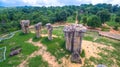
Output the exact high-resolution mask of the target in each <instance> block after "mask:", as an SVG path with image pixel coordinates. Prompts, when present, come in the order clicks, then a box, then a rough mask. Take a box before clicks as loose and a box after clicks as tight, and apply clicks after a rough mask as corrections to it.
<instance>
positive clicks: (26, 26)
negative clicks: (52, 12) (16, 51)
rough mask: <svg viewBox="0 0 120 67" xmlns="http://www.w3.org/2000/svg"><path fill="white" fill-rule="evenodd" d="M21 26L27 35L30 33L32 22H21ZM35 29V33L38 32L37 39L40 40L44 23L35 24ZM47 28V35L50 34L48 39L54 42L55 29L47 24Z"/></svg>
mask: <svg viewBox="0 0 120 67" xmlns="http://www.w3.org/2000/svg"><path fill="white" fill-rule="evenodd" d="M20 25H21V28H22V31H23V33H25V34H26V33H29V25H30V20H21V21H20ZM34 28H35V32H36V37H37V38H40V36H41V29H42V22H39V23H37V24H35V26H34ZM46 28H47V33H48V39H49V40H52V30H53V27H52V25H51V24H50V23H48V24H46Z"/></svg>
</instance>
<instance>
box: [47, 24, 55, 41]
mask: <svg viewBox="0 0 120 67" xmlns="http://www.w3.org/2000/svg"><path fill="white" fill-rule="evenodd" d="M46 27H47V32H48V39H49V40H52V30H53V27H52V25H51V24H50V23H48V24H46Z"/></svg>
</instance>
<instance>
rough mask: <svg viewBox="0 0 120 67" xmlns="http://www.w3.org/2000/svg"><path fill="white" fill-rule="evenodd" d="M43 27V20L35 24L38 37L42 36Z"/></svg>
mask: <svg viewBox="0 0 120 67" xmlns="http://www.w3.org/2000/svg"><path fill="white" fill-rule="evenodd" d="M41 28H42V23H41V22H39V23H38V24H36V25H35V31H36V37H37V38H40V34H41Z"/></svg>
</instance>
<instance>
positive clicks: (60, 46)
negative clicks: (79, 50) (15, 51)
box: [0, 27, 120, 67]
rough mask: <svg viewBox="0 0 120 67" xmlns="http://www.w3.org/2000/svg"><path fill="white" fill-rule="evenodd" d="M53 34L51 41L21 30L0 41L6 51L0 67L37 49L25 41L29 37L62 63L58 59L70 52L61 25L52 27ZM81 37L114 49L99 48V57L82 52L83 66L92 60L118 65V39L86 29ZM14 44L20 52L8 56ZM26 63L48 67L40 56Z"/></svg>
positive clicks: (11, 64) (13, 65)
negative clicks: (87, 55)
mask: <svg viewBox="0 0 120 67" xmlns="http://www.w3.org/2000/svg"><path fill="white" fill-rule="evenodd" d="M46 33H47V31H46V30H43V31H42V34H46ZM53 34H54V35H56V36H58V37H55V38H53V40H52V41H49V40H48V39H47V37H42V38H39V39H36V38H35V34H32V33H29V34H22V33H21V32H18V33H16V34H15V36H14V37H13V38H11V39H8V40H4V41H2V42H1V43H0V47H4V46H6V47H7V53H6V58H7V59H6V60H5V61H3V62H1V63H0V67H16V66H17V65H19V64H20V63H21V62H22V61H23V60H24V59H26V58H27V57H28V55H30V54H31V53H33V52H34V51H35V50H38V47H35V46H33V45H32V44H30V43H27V42H26V41H28V40H29V39H30V38H33V41H34V42H38V41H40V42H41V43H42V44H43V45H45V46H46V47H47V51H48V52H50V53H51V54H52V55H53V56H55V57H56V59H57V61H58V62H59V63H62V62H61V61H60V59H61V58H63V57H64V56H66V55H70V52H69V51H67V50H66V49H65V40H64V35H63V34H64V33H63V27H57V28H54V30H53ZM96 38H97V39H96ZM83 39H84V40H88V41H92V42H97V43H101V44H104V45H107V46H112V47H113V48H114V50H112V51H110V50H109V48H106V49H100V50H101V51H102V52H100V53H98V55H99V56H101V58H95V57H90V58H89V59H87V58H85V55H84V54H83V55H82V56H83V58H85V61H84V66H83V67H94V66H93V65H92V64H89V63H90V62H93V63H94V64H95V65H98V64H104V65H106V66H108V67H111V66H114V65H117V66H120V49H119V47H120V42H119V41H117V40H113V39H109V38H106V37H102V36H98V33H96V32H90V31H88V32H87V33H86V34H85V36H84V38H83ZM95 39H96V40H95ZM15 46H20V47H21V48H22V52H21V53H20V54H19V55H16V56H13V57H9V54H10V49H11V48H12V47H15ZM83 53H84V52H83ZM105 53H107V54H105ZM34 61H36V62H34ZM28 65H29V67H41V66H43V65H44V67H48V63H47V62H46V61H44V60H43V58H42V57H41V56H36V57H33V58H31V59H29V61H28ZM36 65H37V66H36Z"/></svg>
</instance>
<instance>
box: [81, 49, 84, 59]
mask: <svg viewBox="0 0 120 67" xmlns="http://www.w3.org/2000/svg"><path fill="white" fill-rule="evenodd" d="M80 56H81V57H82V58H84V57H85V50H82V53H81V54H80Z"/></svg>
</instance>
